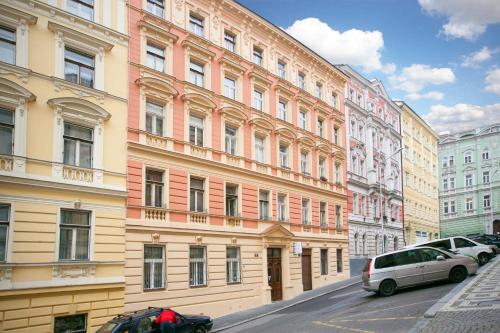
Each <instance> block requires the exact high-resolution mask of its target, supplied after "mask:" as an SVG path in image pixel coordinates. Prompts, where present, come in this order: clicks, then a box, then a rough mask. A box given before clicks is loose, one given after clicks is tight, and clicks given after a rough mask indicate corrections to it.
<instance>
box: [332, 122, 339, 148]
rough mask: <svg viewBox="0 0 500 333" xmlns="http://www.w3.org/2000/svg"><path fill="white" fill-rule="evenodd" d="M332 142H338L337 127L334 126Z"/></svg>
mask: <svg viewBox="0 0 500 333" xmlns="http://www.w3.org/2000/svg"><path fill="white" fill-rule="evenodd" d="M333 143H335V144H336V145H338V144H339V128H338V127H336V126H335V127H334V128H333Z"/></svg>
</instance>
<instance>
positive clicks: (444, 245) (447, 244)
mask: <svg viewBox="0 0 500 333" xmlns="http://www.w3.org/2000/svg"><path fill="white" fill-rule="evenodd" d="M417 246H430V247H435V248H444V249H447V250H450V249H451V242H450V240H449V239H443V240H440V241H435V242H430V243H424V244H419V245H417Z"/></svg>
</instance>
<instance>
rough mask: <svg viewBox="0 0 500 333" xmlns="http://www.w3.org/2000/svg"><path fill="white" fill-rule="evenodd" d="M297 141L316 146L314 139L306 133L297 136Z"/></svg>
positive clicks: (308, 145) (307, 145) (303, 144)
mask: <svg viewBox="0 0 500 333" xmlns="http://www.w3.org/2000/svg"><path fill="white" fill-rule="evenodd" d="M297 142H299V143H300V144H301V145H302V146H306V147H310V148H312V147H314V146H315V143H314V140H313V139H311V138H310V137H308V136H306V135H301V136H299V137H298V138H297Z"/></svg>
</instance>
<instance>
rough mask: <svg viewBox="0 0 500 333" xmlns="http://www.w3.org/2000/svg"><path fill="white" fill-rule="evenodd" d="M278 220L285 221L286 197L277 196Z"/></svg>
mask: <svg viewBox="0 0 500 333" xmlns="http://www.w3.org/2000/svg"><path fill="white" fill-rule="evenodd" d="M278 220H279V221H286V195H285V194H278Z"/></svg>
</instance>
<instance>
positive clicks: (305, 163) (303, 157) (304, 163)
mask: <svg viewBox="0 0 500 333" xmlns="http://www.w3.org/2000/svg"><path fill="white" fill-rule="evenodd" d="M300 172H302V174H304V175H307V176H308V175H309V153H308V152H307V151H301V152H300Z"/></svg>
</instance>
